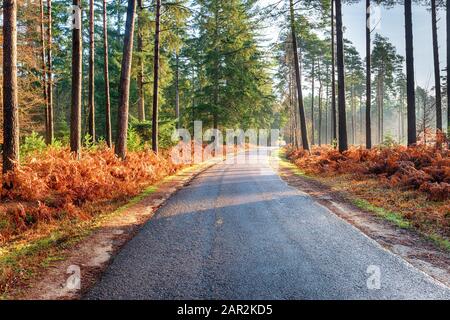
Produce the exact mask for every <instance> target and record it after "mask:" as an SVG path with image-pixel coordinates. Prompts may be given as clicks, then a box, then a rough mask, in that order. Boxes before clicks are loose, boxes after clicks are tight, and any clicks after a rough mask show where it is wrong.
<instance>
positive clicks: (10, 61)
mask: <svg viewBox="0 0 450 320" xmlns="http://www.w3.org/2000/svg"><path fill="white" fill-rule="evenodd" d="M18 161H19V106H18V100H17V1H16V0H3V173H7V172H8V171H11V170H13V169H14V167H15V166H16V165H17V164H18ZM7 187H11V186H7Z"/></svg>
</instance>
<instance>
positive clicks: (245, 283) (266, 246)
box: [84, 157, 450, 299]
mask: <svg viewBox="0 0 450 320" xmlns="http://www.w3.org/2000/svg"><path fill="white" fill-rule="evenodd" d="M266 158H267V157H266ZM368 268H369V271H370V272H369V273H368V272H367V271H368ZM377 268H379V271H380V274H379V275H380V278H379V280H380V282H379V284H380V285H381V287H380V289H376V287H377V281H376V279H375V282H371V281H370V280H373V279H374V278H372V277H373V276H377V274H376V272H375V274H373V273H371V272H373V270H377ZM371 275H372V277H371ZM369 277H371V278H370V279H369ZM368 279H369V284H372V286H369V287H371V289H369V288H368V285H367V282H368ZM373 285H374V286H375V288H373ZM84 298H85V299H450V291H449V289H448V288H447V287H444V286H443V285H441V284H440V283H438V282H436V281H434V280H433V279H432V278H431V277H429V276H427V275H425V274H424V273H422V272H420V271H419V270H417V269H415V268H414V267H412V266H410V265H409V264H407V263H406V262H404V261H403V260H402V259H401V258H399V257H397V256H395V255H393V254H391V253H390V252H388V251H386V250H384V249H383V248H382V247H381V246H379V245H378V244H377V243H376V242H375V241H373V240H371V239H369V238H367V237H366V236H365V235H363V234H362V233H361V232H359V231H358V230H357V229H355V228H354V227H353V226H351V225H350V224H348V223H347V222H344V221H343V220H341V219H340V218H338V217H336V216H335V215H334V214H333V213H331V212H330V211H328V209H326V208H324V207H322V206H321V205H319V204H318V203H316V202H314V200H312V199H311V198H310V197H309V196H308V195H306V194H303V193H301V192H300V191H298V190H296V189H294V188H292V187H289V186H288V185H287V184H286V183H285V182H284V181H282V180H281V179H280V177H279V176H278V175H277V174H276V173H275V172H274V170H273V169H272V168H271V167H270V166H269V164H268V161H267V159H264V161H260V163H258V164H225V163H220V164H218V165H215V166H214V167H212V168H210V169H208V170H207V171H205V172H204V173H203V174H201V175H200V176H198V177H197V178H196V179H194V180H193V181H192V183H191V184H190V185H188V186H187V187H185V188H184V189H182V190H180V191H179V192H178V193H177V194H176V195H174V196H173V197H172V198H171V199H169V200H168V202H167V203H166V204H165V205H164V206H163V207H161V208H160V209H159V210H158V212H157V213H156V214H155V216H154V218H153V219H151V220H150V221H149V222H148V223H147V224H146V225H145V226H144V227H143V229H142V230H141V231H140V232H139V234H138V235H137V236H136V237H135V238H134V239H132V240H131V241H130V242H129V243H128V244H127V245H126V246H125V247H124V248H123V249H122V251H121V252H120V253H119V254H118V255H117V256H116V257H115V259H114V261H113V263H112V264H111V266H110V267H109V268H108V269H107V270H106V272H105V273H104V274H103V276H102V279H101V280H100V281H99V282H98V283H97V285H96V286H95V287H94V288H93V289H92V290H91V291H90V292H88V293H87V295H86V296H85V297H84Z"/></svg>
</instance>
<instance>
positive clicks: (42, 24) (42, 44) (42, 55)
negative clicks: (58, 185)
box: [39, 0, 49, 143]
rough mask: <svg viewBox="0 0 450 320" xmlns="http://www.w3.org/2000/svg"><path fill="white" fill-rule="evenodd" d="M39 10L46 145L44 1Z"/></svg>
mask: <svg viewBox="0 0 450 320" xmlns="http://www.w3.org/2000/svg"><path fill="white" fill-rule="evenodd" d="M39 10H40V15H41V30H40V31H41V60H42V90H43V97H44V106H45V109H44V110H45V137H46V139H45V140H46V143H49V142H48V141H47V137H48V135H49V121H48V98H47V63H46V60H45V59H46V51H47V50H46V48H45V47H46V45H45V27H44V20H45V17H44V1H43V0H39Z"/></svg>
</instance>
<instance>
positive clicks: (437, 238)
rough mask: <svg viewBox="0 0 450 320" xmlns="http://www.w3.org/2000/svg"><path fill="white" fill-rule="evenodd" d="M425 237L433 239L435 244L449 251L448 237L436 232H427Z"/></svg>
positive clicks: (449, 242)
mask: <svg viewBox="0 0 450 320" xmlns="http://www.w3.org/2000/svg"><path fill="white" fill-rule="evenodd" d="M427 238H428V239H429V240H431V241H433V242H434V243H435V244H437V245H438V246H439V247H441V248H442V249H444V250H448V251H450V241H449V240H448V239H445V238H443V237H441V236H440V235H438V234H435V233H433V234H428V235H427Z"/></svg>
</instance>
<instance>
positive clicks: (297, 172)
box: [278, 149, 310, 178]
mask: <svg viewBox="0 0 450 320" xmlns="http://www.w3.org/2000/svg"><path fill="white" fill-rule="evenodd" d="M278 159H279V164H280V166H282V167H284V168H287V169H290V170H291V171H292V173H293V174H295V175H297V176H302V177H304V178H310V177H309V176H307V175H306V173H305V172H304V171H302V170H300V168H299V167H297V166H296V165H295V164H293V163H292V162H291V161H290V160H289V159H288V158H287V157H286V154H285V153H284V151H283V150H281V149H280V150H278Z"/></svg>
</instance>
